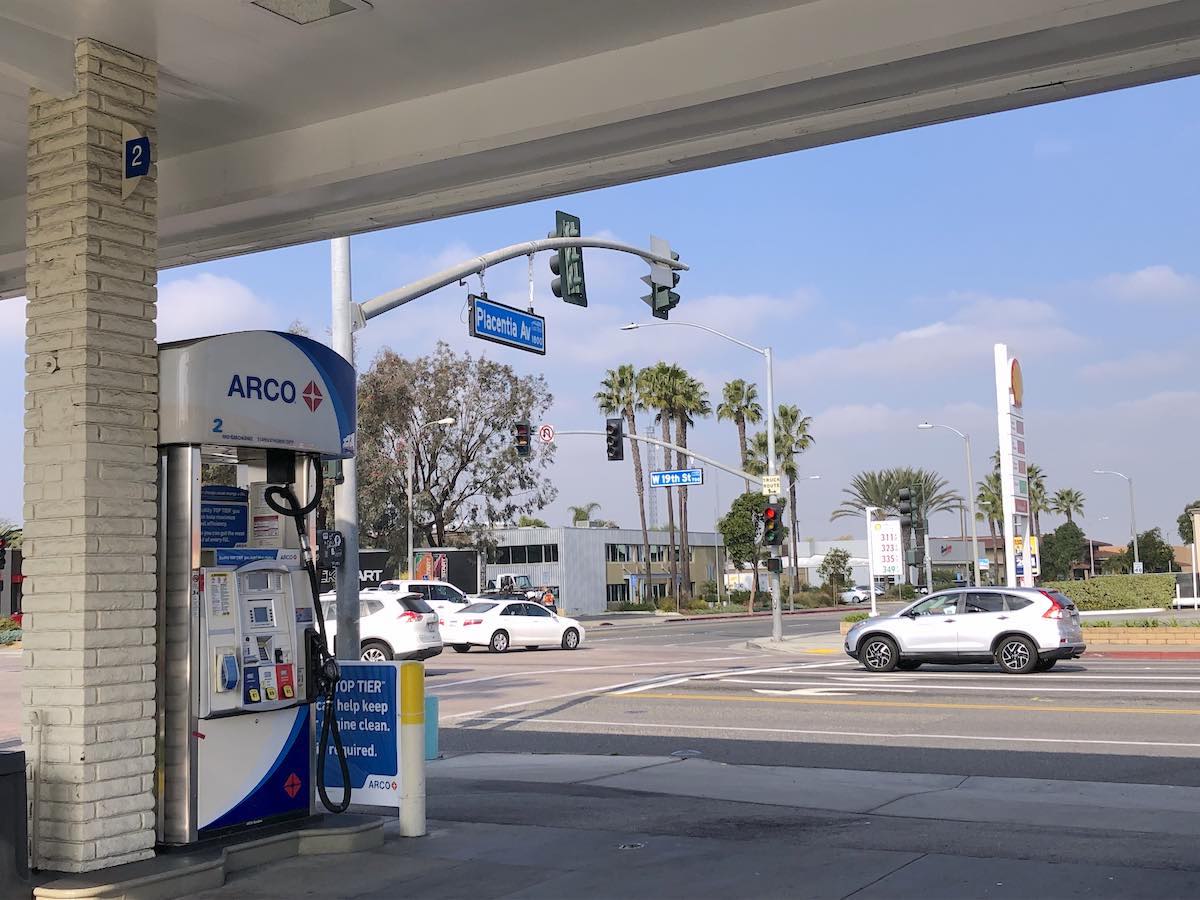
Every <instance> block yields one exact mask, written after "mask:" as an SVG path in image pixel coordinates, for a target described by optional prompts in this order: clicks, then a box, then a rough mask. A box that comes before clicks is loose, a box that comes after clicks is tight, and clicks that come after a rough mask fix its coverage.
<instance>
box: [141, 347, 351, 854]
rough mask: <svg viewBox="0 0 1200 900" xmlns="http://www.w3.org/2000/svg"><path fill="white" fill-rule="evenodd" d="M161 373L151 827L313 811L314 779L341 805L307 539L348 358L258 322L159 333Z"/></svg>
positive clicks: (344, 391) (203, 831) (164, 839)
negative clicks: (247, 326) (333, 785)
mask: <svg viewBox="0 0 1200 900" xmlns="http://www.w3.org/2000/svg"><path fill="white" fill-rule="evenodd" d="M159 382H160V391H161V396H160V416H159V445H160V446H159V505H160V514H159V533H158V542H159V557H158V558H159V573H160V577H159V589H158V615H159V623H160V628H159V635H160V642H159V648H158V673H159V675H158V679H159V684H158V693H157V696H158V704H157V715H158V728H159V734H160V735H161V736H162V739H163V740H162V751H161V753H160V755H159V765H158V771H157V785H158V790H157V810H156V813H157V815H156V823H157V829H158V831H157V837H158V841H159V843H160V844H163V845H174V846H178V845H186V844H191V843H194V842H196V841H199V840H204V839H207V838H210V837H218V836H221V835H225V834H228V833H231V832H236V831H244V830H246V829H252V828H257V827H259V826H263V825H273V824H277V823H281V822H286V821H288V820H292V819H304V818H307V817H308V816H310V815H312V814H313V813H315V812H317V810H318V806H317V796H318V794H319V795H320V798H321V801H322V802H324V803H325V805H326V807H327V808H330V809H333V810H335V811H337V810H339V809H341V808H344V807H343V806H342V805H341V804H335V803H333V802H332V801H330V800H329V798H328V797H327V796H326V794H325V791H324V787H323V786H322V785H321V783H320V782H321V778H320V776H319V772H320V769H321V766H322V765H324V764H326V763H328V764H332V765H338V764H339V762H344V754H342V753H341V745H340V738H339V737H338V733H337V729H336V727H334V723H336V718H337V717H336V716H335V715H331V714H330V713H331V712H332V710H333V707H334V704H335V697H334V689H335V688H334V686H335V685H336V681H337V666H336V663H335V662H333V660H332V656H331V654H330V653H329V649H330V648H329V647H328V645H327V642H326V639H325V633H324V622H323V619H322V611H321V608H320V605H319V602H318V598H317V589H318V588H317V578H316V571H315V567H314V564H313V560H312V553H311V548H312V546H313V543H314V537H315V527H316V523H315V516H314V515H313V513H314V512H315V510H316V509H317V507H318V505H319V502H320V497H321V492H322V490H323V482H322V478H321V465H320V463H321V460H322V459H329V458H344V457H347V456H351V455H353V453H354V445H355V403H354V389H355V378H354V369H353V367H352V366H351V365H350V364H349V363H348V362H346V361H345V360H343V359H342V358H341V357H340V356H338V355H337V354H336V353H334V352H333V351H332V350H330V349H329V348H328V347H326V346H324V345H323V344H320V343H317V342H316V341H313V340H310V339H309V338H306V337H302V336H299V335H293V334H285V333H281V332H274V331H248V332H239V333H234V334H223V335H216V336H213V337H204V338H197V339H195V340H189V341H180V342H177V343H170V344H163V345H162V346H161V348H160V351H159ZM316 703H323V704H325V706H326V714H325V716H324V722H326V723H330V729H329V731H323V732H322V734H321V735H319V736H318V735H317V733H316V731H315V724H314V723H315V721H316V716H315V715H314V714H313V712H312V706H313V704H316ZM331 737H332V744H331V743H330V738H331ZM344 782H345V779H343V783H344ZM344 801H348V796H347V797H346V798H344Z"/></svg>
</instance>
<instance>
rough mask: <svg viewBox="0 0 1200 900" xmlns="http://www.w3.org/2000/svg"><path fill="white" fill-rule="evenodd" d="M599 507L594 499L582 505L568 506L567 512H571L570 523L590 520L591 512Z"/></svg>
mask: <svg viewBox="0 0 1200 900" xmlns="http://www.w3.org/2000/svg"><path fill="white" fill-rule="evenodd" d="M599 508H600V504H599V503H597V502H596V501H595V500H591V501H589V502H587V503H585V504H583V506H568V507H567V512H569V513H570V514H571V524H572V525H574V524H575V523H577V522H584V523H587V522H590V521H591V519H592V513H594V512H595V511H596V510H598V509H599Z"/></svg>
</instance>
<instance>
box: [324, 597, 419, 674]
mask: <svg viewBox="0 0 1200 900" xmlns="http://www.w3.org/2000/svg"><path fill="white" fill-rule="evenodd" d="M321 614H322V615H323V616H324V617H325V633H326V635H328V637H329V640H330V642H333V641H334V640H335V639H336V637H337V599H336V598H332V599H330V598H328V595H327V594H322V595H321ZM358 616H359V619H358V629H359V640H360V642H361V648H362V649H361V659H362V660H363V661H364V662H385V661H387V660H393V659H429V658H430V657H431V656H437V655H438V654H439V653H441V652H442V635H441V631H440V629H439V627H438V614H437V613H436V612H434V611H433V609H432V608H431V607H430V606H429V604H428V603H426V602H425V600H424V599H423V598H422V597H421V596H420V595H419V594H404V593H400V592H398V591H381V590H378V589H376V590H370V591H362V592H361V593H360V594H359V597H358Z"/></svg>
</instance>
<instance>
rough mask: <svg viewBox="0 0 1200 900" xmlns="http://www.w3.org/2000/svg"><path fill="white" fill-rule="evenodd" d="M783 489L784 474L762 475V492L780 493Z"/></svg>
mask: <svg viewBox="0 0 1200 900" xmlns="http://www.w3.org/2000/svg"><path fill="white" fill-rule="evenodd" d="M782 491H783V476H782V475H764V476H763V477H762V492H763V494H764V495H765V496H768V497H769V496H770V495H771V494H776V495H778V494H780V493H782Z"/></svg>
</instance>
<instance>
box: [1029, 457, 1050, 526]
mask: <svg viewBox="0 0 1200 900" xmlns="http://www.w3.org/2000/svg"><path fill="white" fill-rule="evenodd" d="M1025 477H1026V478H1027V479H1028V480H1029V515H1030V516H1031V517H1032V518H1033V533H1034V535H1035V536H1036V537H1037V539H1038V543H1039V544H1040V543H1041V541H1042V513H1044V512H1049V511H1050V503H1049V496H1048V494H1047V492H1046V476H1045V474H1044V473H1043V472H1042V467H1041V466H1039V465H1038V464H1037V463H1030V464H1029V465H1028V466H1027V467H1026V469H1025Z"/></svg>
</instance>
